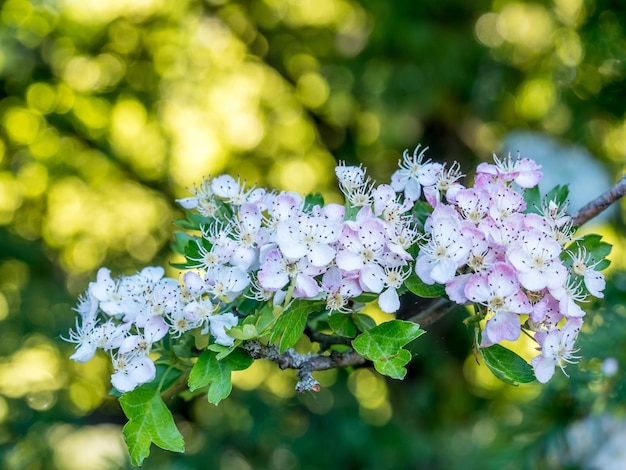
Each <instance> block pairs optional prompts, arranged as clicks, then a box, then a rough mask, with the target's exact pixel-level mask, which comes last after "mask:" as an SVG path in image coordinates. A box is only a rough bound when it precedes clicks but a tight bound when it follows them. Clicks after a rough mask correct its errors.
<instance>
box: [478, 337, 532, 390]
mask: <svg viewBox="0 0 626 470" xmlns="http://www.w3.org/2000/svg"><path fill="white" fill-rule="evenodd" d="M480 353H481V355H482V356H483V359H484V360H485V364H487V367H489V369H490V370H491V372H493V375H495V376H496V377H498V378H499V379H500V380H502V381H503V382H505V383H507V384H509V385H519V384H526V383H530V382H534V381H535V380H536V378H535V373H534V372H533V368H532V366H531V365H530V364H529V363H528V362H526V361H525V360H524V359H522V358H521V357H520V356H518V355H517V354H515V353H514V352H513V351H511V350H510V349H507V348H505V347H504V346H500V345H499V344H494V345H493V346H489V347H488V348H480Z"/></svg>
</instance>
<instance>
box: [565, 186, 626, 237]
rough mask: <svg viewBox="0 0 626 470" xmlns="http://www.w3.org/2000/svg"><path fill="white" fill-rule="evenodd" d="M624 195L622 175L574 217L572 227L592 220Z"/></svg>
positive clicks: (625, 189) (624, 187) (625, 193)
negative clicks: (613, 184)
mask: <svg viewBox="0 0 626 470" xmlns="http://www.w3.org/2000/svg"><path fill="white" fill-rule="evenodd" d="M624 195H626V175H622V178H621V179H620V180H619V181H618V182H617V183H616V184H615V186H613V187H612V188H611V189H609V190H608V191H607V192H605V193H604V194H602V195H600V196H598V197H597V198H596V199H594V200H593V201H591V202H590V203H588V204H587V205H585V206H584V207H583V208H581V209H580V210H579V211H578V212H577V213H576V215H575V216H574V219H573V222H574V225H575V226H577V227H580V226H581V225H583V224H584V223H585V222H588V221H589V220H591V219H593V218H594V217H595V216H597V215H598V214H599V213H600V212H602V211H604V210H605V209H607V208H608V207H609V206H610V205H611V204H613V203H614V202H616V201H617V200H618V199H620V198H622V197H624Z"/></svg>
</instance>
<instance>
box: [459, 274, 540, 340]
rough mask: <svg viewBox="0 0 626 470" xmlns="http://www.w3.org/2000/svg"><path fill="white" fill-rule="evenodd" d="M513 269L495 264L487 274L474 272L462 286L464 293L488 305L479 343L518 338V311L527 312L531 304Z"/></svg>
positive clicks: (473, 299)
mask: <svg viewBox="0 0 626 470" xmlns="http://www.w3.org/2000/svg"><path fill="white" fill-rule="evenodd" d="M515 274H516V273H515V270H514V269H513V268H512V267H511V266H509V265H508V264H506V263H497V264H496V265H495V266H494V267H493V269H492V270H491V271H490V272H489V273H481V274H475V275H474V276H472V277H471V278H470V280H469V281H468V282H467V285H466V286H465V296H466V297H467V298H468V299H469V300H471V301H472V302H476V303H479V304H482V305H485V306H486V307H487V312H488V314H493V316H492V317H491V318H490V319H488V320H487V324H486V325H485V331H484V333H483V341H482V343H481V346H483V347H484V346H489V345H491V344H495V343H498V342H500V341H502V340H504V339H507V340H510V341H513V340H516V339H517V338H518V337H519V334H520V321H519V317H518V315H517V314H520V313H530V312H531V311H532V307H531V305H530V302H529V301H528V298H527V297H526V294H524V292H522V290H521V288H520V285H519V282H518V281H517V277H516V275H515Z"/></svg>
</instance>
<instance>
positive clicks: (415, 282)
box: [404, 274, 446, 299]
mask: <svg viewBox="0 0 626 470" xmlns="http://www.w3.org/2000/svg"><path fill="white" fill-rule="evenodd" d="M404 285H405V286H406V287H407V289H409V290H410V291H411V292H413V293H414V294H415V295H417V296H418V297H424V298H426V299H434V298H436V297H445V295H446V288H445V286H443V285H441V284H432V285H430V284H426V283H425V282H424V281H422V280H421V279H420V278H419V276H417V275H416V274H411V275H410V276H409V277H407V278H406V280H405V281H404Z"/></svg>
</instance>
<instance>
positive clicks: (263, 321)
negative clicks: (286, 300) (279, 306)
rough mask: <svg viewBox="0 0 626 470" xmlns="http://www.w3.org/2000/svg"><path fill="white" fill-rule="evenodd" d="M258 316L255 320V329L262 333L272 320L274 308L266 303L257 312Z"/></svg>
mask: <svg viewBox="0 0 626 470" xmlns="http://www.w3.org/2000/svg"><path fill="white" fill-rule="evenodd" d="M258 315H259V318H258V319H257V321H256V329H257V331H258V332H259V334H262V333H263V332H264V331H265V329H266V328H267V327H268V326H270V325H271V324H272V322H273V321H274V308H273V307H272V306H271V305H270V304H266V305H265V306H264V307H263V308H261V310H260V311H259V313H258Z"/></svg>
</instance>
